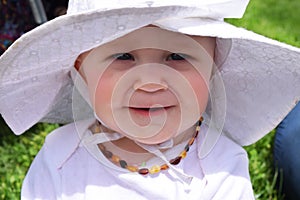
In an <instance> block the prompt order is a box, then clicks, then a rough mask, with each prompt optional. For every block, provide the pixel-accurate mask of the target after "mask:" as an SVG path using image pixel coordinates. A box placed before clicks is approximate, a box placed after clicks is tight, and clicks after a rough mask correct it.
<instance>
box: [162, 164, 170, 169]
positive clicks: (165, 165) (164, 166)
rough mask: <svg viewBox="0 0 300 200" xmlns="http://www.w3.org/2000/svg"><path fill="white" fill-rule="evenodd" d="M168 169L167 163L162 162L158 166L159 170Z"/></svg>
mask: <svg viewBox="0 0 300 200" xmlns="http://www.w3.org/2000/svg"><path fill="white" fill-rule="evenodd" d="M167 169H169V166H168V165H167V164H163V165H162V166H160V170H167Z"/></svg>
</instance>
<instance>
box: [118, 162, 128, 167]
mask: <svg viewBox="0 0 300 200" xmlns="http://www.w3.org/2000/svg"><path fill="white" fill-rule="evenodd" d="M119 163H120V166H121V167H122V168H126V167H127V162H126V161H125V160H120V161H119Z"/></svg>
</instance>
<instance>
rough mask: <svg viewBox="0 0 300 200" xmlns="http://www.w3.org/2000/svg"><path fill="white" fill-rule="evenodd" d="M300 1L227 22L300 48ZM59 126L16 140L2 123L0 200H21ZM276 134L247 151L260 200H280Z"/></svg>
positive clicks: (270, 2)
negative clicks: (275, 162) (29, 177)
mask: <svg viewBox="0 0 300 200" xmlns="http://www.w3.org/2000/svg"><path fill="white" fill-rule="evenodd" d="M299 10H300V1H299V0H284V1H278V0H264V1H262V0H252V1H251V2H250V4H249V6H248V9H247V12H246V14H245V16H244V18H243V19H238V20H236V19H235V20H227V21H228V22H230V23H233V24H235V25H238V26H242V27H245V28H247V29H250V30H254V31H255V32H257V33H260V34H263V35H266V36H268V37H271V38H274V39H276V40H279V41H282V42H286V43H289V44H292V45H294V46H298V47H300V23H299V21H300V15H299V14H298V11H299ZM55 128H57V125H50V124H38V125H36V126H34V127H33V128H31V129H30V130H29V131H27V132H26V133H25V134H24V135H22V136H14V135H13V134H12V133H11V132H10V130H9V129H8V128H7V127H6V126H5V125H4V123H3V122H2V121H1V120H0V155H1V159H0V199H9V200H14V199H19V196H20V187H21V183H22V180H23V178H24V176H25V174H26V171H27V169H28V167H29V165H30V163H31V161H32V160H33V158H34V156H35V155H36V153H37V152H38V150H39V149H40V147H41V146H42V144H43V141H44V138H45V136H46V135H47V133H49V132H50V131H51V130H53V129H55ZM273 138H274V131H273V132H271V133H270V134H268V135H267V136H265V137H264V138H263V139H262V140H260V141H258V142H257V143H255V144H253V145H251V146H248V147H245V149H246V150H247V152H248V154H249V161H250V166H249V168H250V175H251V181H252V184H253V188H254V191H255V195H256V198H257V199H258V200H281V199H282V195H280V194H279V192H278V190H276V188H275V179H276V177H277V172H276V170H274V169H273V163H272V162H273V160H272V159H273V157H272V149H273V148H272V145H273Z"/></svg>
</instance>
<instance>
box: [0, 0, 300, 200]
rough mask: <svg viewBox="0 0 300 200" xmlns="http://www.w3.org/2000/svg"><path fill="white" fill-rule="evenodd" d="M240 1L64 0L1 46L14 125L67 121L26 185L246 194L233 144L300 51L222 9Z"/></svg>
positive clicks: (268, 121) (103, 192)
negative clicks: (238, 23) (64, 9)
mask: <svg viewBox="0 0 300 200" xmlns="http://www.w3.org/2000/svg"><path fill="white" fill-rule="evenodd" d="M247 3H248V2H247V1H224V2H222V1H216V2H214V1H213V2H206V1H203V2H202V3H199V2H198V1H197V2H196V1H187V3H183V2H179V3H176V2H175V3H172V2H167V1H166V2H164V3H161V2H160V1H151V2H150V1H147V2H144V1H143V2H141V1H130V2H127V1H124V2H123V3H121V2H119V1H111V2H110V3H109V4H106V3H104V2H101V3H100V2H99V1H92V0H90V1H86V2H83V1H70V3H69V8H68V14H67V15H66V16H63V17H60V18H57V19H55V20H54V21H53V22H49V23H46V24H45V25H43V26H41V27H40V28H38V29H36V30H34V31H32V32H31V33H28V34H27V35H25V36H23V37H22V38H20V39H19V40H18V41H17V42H16V43H15V44H14V45H13V46H12V47H11V48H10V50H8V51H7V53H6V54H5V55H3V57H2V58H1V60H0V61H1V62H0V64H1V66H10V68H8V67H4V69H1V70H0V74H1V75H2V77H1V78H3V79H2V81H1V85H0V94H1V95H3V97H1V102H2V104H3V105H6V106H5V107H4V106H1V109H0V110H1V114H2V115H3V117H4V118H5V120H6V121H7V123H8V124H9V125H10V126H11V128H12V129H13V130H14V131H15V132H16V133H21V132H23V131H24V130H26V128H28V127H30V126H31V125H33V124H35V123H37V122H38V121H48V122H60V123H66V122H68V123H67V125H64V126H62V127H60V128H58V129H56V130H55V131H53V132H52V133H50V134H49V135H48V136H47V138H46V140H45V144H44V145H43V147H42V149H41V150H40V152H39V153H38V155H37V156H36V158H35V160H34V161H33V163H32V165H31V167H30V169H29V171H28V173H27V175H26V178H25V180H24V183H23V187H22V199H95V198H103V199H120V198H122V199H124V198H125V199H254V195H253V191H252V186H251V182H250V178H249V172H248V159H247V154H246V152H245V151H244V150H243V148H242V145H245V144H250V143H253V142H255V141H257V140H258V139H259V138H261V137H262V136H264V135H265V134H266V133H267V132H268V131H269V130H270V129H272V128H274V127H275V126H276V124H277V123H279V122H280V120H281V119H282V118H283V117H284V116H285V115H286V114H287V113H288V112H289V110H290V109H291V108H292V106H293V104H294V103H295V100H296V99H297V98H298V96H297V95H298V94H299V93H300V91H299V88H295V87H294V88H292V89H291V90H289V91H287V90H282V91H283V93H284V95H279V96H278V95H277V96H275V97H276V98H279V99H280V101H278V102H277V101H276V100H274V98H270V97H271V96H272V97H274V91H275V90H277V89H282V88H286V87H289V86H292V85H295V84H296V83H297V84H298V83H299V80H300V79H299V73H298V72H296V73H295V70H294V69H297V68H298V67H300V66H299V63H298V62H297V61H296V60H297V59H296V58H298V57H299V55H300V53H299V50H298V49H295V48H292V47H289V46H287V45H284V44H281V43H278V42H275V41H272V40H269V39H266V38H264V37H261V36H259V35H256V34H254V33H251V32H248V31H246V30H243V29H238V28H236V27H234V26H231V25H229V24H226V23H225V22H223V21H222V20H220V19H222V18H225V17H228V16H231V17H232V16H235V17H237V16H241V15H242V13H243V12H244V10H245V8H246V5H247ZM229 13H230V14H229ZM224 30H225V31H224ZM45 35H46V36H47V37H45V39H44V40H42V39H41V37H44V36H45ZM36 38H38V39H36ZM24 48H27V49H28V51H24ZM274 55H276V59H274V60H272V62H271V61H270V62H269V59H268V58H269V57H273V56H274ZM286 57H288V58H286ZM31 64H32V65H31ZM25 66H30V67H29V69H28V68H26V67H25ZM282 66H284V67H286V70H284V72H285V73H282V72H283V70H282V69H283V67H282ZM291 71H294V73H290V72H291ZM15 72H18V73H15ZM270 72H271V73H270ZM272 74H276V76H273V75H272ZM278 77H279V78H278ZM278 80H287V82H285V83H281V84H280V86H279V84H278V83H279V81H278ZM266 82H267V83H266ZM262 83H264V84H262ZM21 85H22V86H23V87H22V88H23V89H22V90H18V89H17V88H20V86H21ZM25 86H27V87H25ZM73 86H74V87H73ZM26 88H28V89H26ZM41 88H43V91H47V92H43V91H41ZM267 88H268V90H267ZM10 91H14V92H10ZM4 94H5V95H4ZM18 97H22V98H23V99H24V97H27V99H26V101H25V102H24V101H19V100H18V99H19V98H18ZM276 98H275V99H276ZM11 99H16V100H14V101H9V100H11ZM34 102H36V103H34ZM263 103H264V104H263ZM261 105H264V106H261ZM33 108H34V109H33ZM255 108H256V109H255ZM258 108H259V109H258ZM12 110H13V111H14V112H13V113H15V114H14V115H11V113H12ZM29 111H30V115H29V114H28V113H29ZM25 114H28V116H27V117H26V118H25V117H24V115H25ZM257 116H262V119H263V120H262V119H258V117H257ZM254 125H255V126H254Z"/></svg>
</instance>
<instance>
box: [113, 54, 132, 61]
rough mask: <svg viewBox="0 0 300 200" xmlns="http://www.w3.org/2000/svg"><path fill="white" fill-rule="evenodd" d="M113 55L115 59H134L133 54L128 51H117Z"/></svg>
mask: <svg viewBox="0 0 300 200" xmlns="http://www.w3.org/2000/svg"><path fill="white" fill-rule="evenodd" d="M113 57H114V58H115V59H117V60H134V57H133V55H131V54H130V53H118V54H115V55H113Z"/></svg>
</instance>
